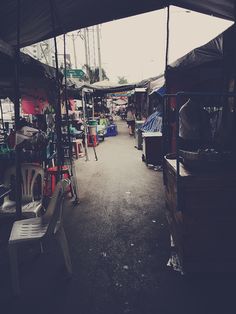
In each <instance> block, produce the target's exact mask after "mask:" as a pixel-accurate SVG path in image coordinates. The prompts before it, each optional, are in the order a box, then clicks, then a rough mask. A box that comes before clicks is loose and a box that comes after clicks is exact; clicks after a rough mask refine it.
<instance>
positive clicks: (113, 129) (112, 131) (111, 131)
mask: <svg viewBox="0 0 236 314" xmlns="http://www.w3.org/2000/svg"><path fill="white" fill-rule="evenodd" d="M117 134H118V132H117V126H116V125H115V124H111V125H108V127H107V133H106V135H105V136H116V135H117Z"/></svg>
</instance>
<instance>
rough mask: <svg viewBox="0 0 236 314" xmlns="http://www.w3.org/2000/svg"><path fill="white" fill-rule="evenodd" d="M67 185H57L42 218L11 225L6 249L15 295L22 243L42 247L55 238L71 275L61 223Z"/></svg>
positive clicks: (69, 260)
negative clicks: (19, 251)
mask: <svg viewBox="0 0 236 314" xmlns="http://www.w3.org/2000/svg"><path fill="white" fill-rule="evenodd" d="M69 184H70V181H69V180H68V179H63V180H61V181H60V182H58V183H57V185H56V189H55V191H54V193H53V196H52V198H51V200H50V203H49V205H48V209H47V211H46V213H45V214H44V215H43V216H41V217H35V218H30V219H24V220H19V221H16V222H15V223H14V224H13V227H12V230H11V235H10V239H9V242H8V247H9V257H10V268H11V280H12V288H13V292H14V294H16V295H17V294H19V293H20V286H19V274H18V262H17V249H18V246H19V245H20V244H22V243H25V242H27V243H30V242H31V243H32V242H39V243H40V245H42V243H43V242H44V241H47V240H48V239H49V238H52V237H55V238H56V239H57V240H58V242H59V244H60V247H61V249H62V252H63V257H64V261H65V265H66V269H67V271H68V273H69V274H70V275H71V274H72V266H71V259H70V254H69V249H68V243H67V239H66V235H65V231H64V228H63V223H62V210H63V205H64V195H65V192H66V188H67V187H68V185H69Z"/></svg>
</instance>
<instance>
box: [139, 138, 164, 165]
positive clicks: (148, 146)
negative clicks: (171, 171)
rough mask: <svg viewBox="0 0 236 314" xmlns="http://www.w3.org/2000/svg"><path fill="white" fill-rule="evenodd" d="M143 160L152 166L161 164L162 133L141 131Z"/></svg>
mask: <svg viewBox="0 0 236 314" xmlns="http://www.w3.org/2000/svg"><path fill="white" fill-rule="evenodd" d="M142 136H143V161H145V162H146V164H152V165H154V166H157V165H161V164H162V133H160V132H143V135H142Z"/></svg>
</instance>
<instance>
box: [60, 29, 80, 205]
mask: <svg viewBox="0 0 236 314" xmlns="http://www.w3.org/2000/svg"><path fill="white" fill-rule="evenodd" d="M63 43H64V70H65V74H64V75H65V88H64V97H65V106H66V124H67V134H68V143H69V160H70V166H71V177H72V179H73V180H72V187H73V192H74V195H75V202H76V203H78V201H79V198H78V194H77V193H78V187H77V177H76V175H75V178H74V174H76V169H75V164H74V161H73V158H72V143H71V134H70V123H69V108H68V107H69V104H68V94H67V72H66V71H67V64H66V35H65V34H63Z"/></svg>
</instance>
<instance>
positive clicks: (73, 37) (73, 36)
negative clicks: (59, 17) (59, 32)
mask: <svg viewBox="0 0 236 314" xmlns="http://www.w3.org/2000/svg"><path fill="white" fill-rule="evenodd" d="M72 42H73V50H74V60H75V68H76V69H77V68H78V67H77V58H76V51H75V35H74V33H72Z"/></svg>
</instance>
